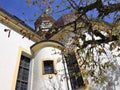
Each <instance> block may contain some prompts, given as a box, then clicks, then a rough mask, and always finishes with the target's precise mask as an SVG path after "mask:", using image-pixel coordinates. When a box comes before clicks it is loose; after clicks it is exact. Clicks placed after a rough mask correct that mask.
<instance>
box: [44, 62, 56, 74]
mask: <svg viewBox="0 0 120 90" xmlns="http://www.w3.org/2000/svg"><path fill="white" fill-rule="evenodd" d="M53 73H54V65H53V61H52V60H47V61H43V74H53Z"/></svg>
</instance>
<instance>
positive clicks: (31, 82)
mask: <svg viewBox="0 0 120 90" xmlns="http://www.w3.org/2000/svg"><path fill="white" fill-rule="evenodd" d="M33 68H34V60H33V59H32V72H31V81H30V90H32V86H33V77H34V74H33Z"/></svg>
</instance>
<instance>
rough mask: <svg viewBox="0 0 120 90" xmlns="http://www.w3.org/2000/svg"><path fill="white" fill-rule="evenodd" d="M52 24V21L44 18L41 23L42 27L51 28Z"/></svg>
mask: <svg viewBox="0 0 120 90" xmlns="http://www.w3.org/2000/svg"><path fill="white" fill-rule="evenodd" d="M51 26H52V23H51V22H50V21H49V20H44V21H42V23H41V28H50V27H51Z"/></svg>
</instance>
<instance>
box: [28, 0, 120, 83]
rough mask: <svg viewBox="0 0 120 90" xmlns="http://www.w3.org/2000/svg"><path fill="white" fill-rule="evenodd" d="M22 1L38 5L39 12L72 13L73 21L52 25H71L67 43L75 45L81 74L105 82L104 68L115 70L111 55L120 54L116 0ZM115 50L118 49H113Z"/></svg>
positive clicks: (119, 7) (119, 17)
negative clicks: (69, 38) (71, 35)
mask: <svg viewBox="0 0 120 90" xmlns="http://www.w3.org/2000/svg"><path fill="white" fill-rule="evenodd" d="M26 2H27V3H28V5H38V6H39V8H40V10H41V11H42V12H43V13H44V12H46V13H48V14H51V15H57V14H61V15H63V14H66V13H67V14H72V15H74V16H75V18H74V19H75V20H74V21H71V22H69V23H67V24H65V25H62V26H58V27H53V28H57V29H59V28H62V27H66V26H70V25H71V26H72V27H73V30H72V33H73V34H74V36H73V37H72V39H73V42H72V43H71V45H70V47H71V48H72V47H77V50H76V52H77V56H78V58H79V59H80V61H79V64H80V67H81V69H82V70H81V71H82V74H83V76H86V75H88V76H91V77H94V78H93V81H94V82H95V83H105V82H108V84H109V82H110V81H109V79H107V74H106V73H107V69H108V68H112V69H113V70H115V68H116V67H115V65H116V62H115V59H116V58H117V57H120V47H119V46H120V25H119V24H120V0H33V1H32V2H30V0H26ZM80 22H82V24H81V25H80ZM53 28H52V29H53ZM84 28H85V29H84ZM52 29H51V30H52ZM50 32H53V31H50ZM56 32H57V31H54V32H53V33H56ZM71 48H68V49H71ZM115 51H116V52H118V53H114V52H115Z"/></svg>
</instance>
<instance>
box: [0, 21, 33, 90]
mask: <svg viewBox="0 0 120 90" xmlns="http://www.w3.org/2000/svg"><path fill="white" fill-rule="evenodd" d="M4 29H10V30H11V33H10V37H9V38H8V32H4ZM33 44H34V42H33V41H31V40H29V39H27V38H22V35H20V34H19V33H17V32H15V31H14V30H12V29H11V28H9V27H7V26H5V25H3V24H1V23H0V90H11V87H12V80H13V78H14V72H15V66H16V62H17V56H18V50H19V47H22V48H25V49H26V50H29V51H30V46H31V45H33Z"/></svg>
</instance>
